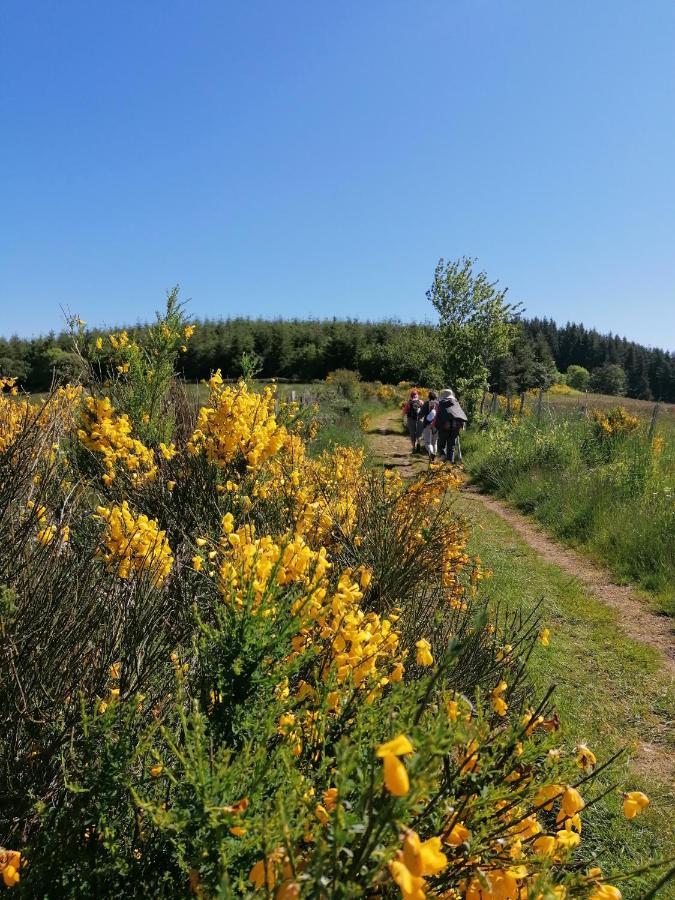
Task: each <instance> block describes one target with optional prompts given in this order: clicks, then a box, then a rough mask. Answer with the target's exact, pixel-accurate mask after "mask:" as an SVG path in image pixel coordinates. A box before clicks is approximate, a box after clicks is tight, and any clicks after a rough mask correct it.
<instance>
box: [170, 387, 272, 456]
mask: <svg viewBox="0 0 675 900" xmlns="http://www.w3.org/2000/svg"><path fill="white" fill-rule="evenodd" d="M209 388H210V396H209V401H208V403H207V404H206V405H205V406H202V407H201V409H200V410H199V417H198V420H197V428H196V429H195V431H194V433H193V434H192V437H191V438H190V440H189V441H188V444H187V449H188V452H189V453H191V454H192V455H197V454H198V453H200V452H204V453H205V454H206V457H207V458H208V459H209V460H210V461H211V462H214V463H216V465H218V466H221V467H223V468H224V467H225V466H228V465H230V464H231V463H233V462H235V461H236V460H237V459H239V458H243V459H244V460H245V462H246V465H247V466H248V468H249V469H250V470H254V469H257V468H258V467H259V466H261V465H262V463H264V462H265V461H266V460H269V459H271V458H272V457H274V456H275V455H276V454H277V453H279V452H280V451H281V449H282V448H283V447H284V445H285V444H286V443H287V441H288V437H289V433H288V431H287V429H286V428H285V426H283V425H280V424H279V423H278V422H277V419H276V416H275V409H274V406H275V400H274V392H273V391H272V389H271V388H265V390H264V391H263V393H262V394H256V393H255V392H253V391H250V390H249V388H248V386H247V385H246V384H245V383H244V382H243V381H241V382H239V384H237V385H235V386H234V387H230V386H226V385H224V384H223V379H222V376H221V374H220V370H218V371H217V372H216V373H215V374H214V375H212V376H211V378H210V380H209Z"/></svg>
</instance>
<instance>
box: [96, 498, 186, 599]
mask: <svg viewBox="0 0 675 900" xmlns="http://www.w3.org/2000/svg"><path fill="white" fill-rule="evenodd" d="M96 515H97V517H98V518H100V519H102V520H103V522H105V528H104V531H103V534H102V537H101V543H102V547H101V549H100V551H99V553H100V557H101V559H103V560H104V561H105V562H106V563H107V564H108V565H109V566H111V567H113V568H114V569H115V570H116V571H117V574H118V575H119V577H120V578H124V579H127V578H130V577H131V575H132V574H133V573H134V572H136V573H139V572H145V571H147V572H148V573H149V575H150V578H151V580H152V583H153V584H154V585H156V586H158V587H159V586H160V585H161V584H162V583H163V582H164V580H165V579H166V577H167V576H168V574H169V572H170V571H171V566H172V563H173V554H172V552H171V547H170V546H169V544H168V541H167V540H166V536H165V533H164V532H163V531H162V530H161V529H160V528H159V527H158V525H157V522H156V521H155V520H154V519H149V518H148V517H147V516H146V515H144V514H143V513H141V514H140V515H138V516H135V515H134V514H133V513H132V512H131V510H130V509H129V504H128V503H127V501H126V500H124V501H122V504H121V505H113V506H111V507H107V506H99V507H97V510H96Z"/></svg>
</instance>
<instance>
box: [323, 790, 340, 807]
mask: <svg viewBox="0 0 675 900" xmlns="http://www.w3.org/2000/svg"><path fill="white" fill-rule="evenodd" d="M337 798H338V789H337V788H334V787H332V788H327V789H326V790H325V791H324V792H323V804H324V806H325V807H326V809H327V810H328V812H333V811H334V810H335V807H336V806H337Z"/></svg>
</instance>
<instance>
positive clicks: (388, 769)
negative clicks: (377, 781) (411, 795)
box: [382, 754, 410, 797]
mask: <svg viewBox="0 0 675 900" xmlns="http://www.w3.org/2000/svg"><path fill="white" fill-rule="evenodd" d="M382 760H383V763H384V784H385V787H386V788H387V790H388V791H389V793H390V794H393V795H394V797H405V795H406V794H407V793H408V791H409V790H410V779H409V778H408V773H407V772H406V768H405V766H404V765H403V763H402V762H401V760H400V759H399V758H398V757H397V756H392V755H391V754H388V755H387V756H384V757H382Z"/></svg>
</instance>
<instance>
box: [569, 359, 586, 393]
mask: <svg viewBox="0 0 675 900" xmlns="http://www.w3.org/2000/svg"><path fill="white" fill-rule="evenodd" d="M590 381H591V373H590V372H589V371H588V369H586V368H584V366H575V365H571V366H568V367H567V383H568V384H569V386H570V387H571V388H574V390H575V391H587V390H588V385H589V384H590Z"/></svg>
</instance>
